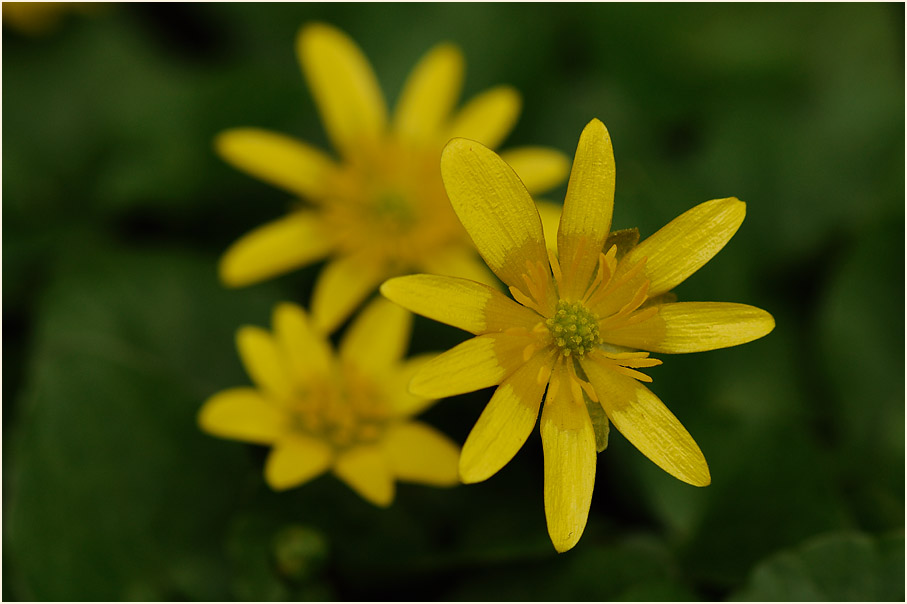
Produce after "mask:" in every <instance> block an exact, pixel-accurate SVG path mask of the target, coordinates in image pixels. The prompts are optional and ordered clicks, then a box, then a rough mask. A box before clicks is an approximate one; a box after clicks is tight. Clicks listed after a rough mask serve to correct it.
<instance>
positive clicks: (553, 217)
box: [535, 199, 564, 254]
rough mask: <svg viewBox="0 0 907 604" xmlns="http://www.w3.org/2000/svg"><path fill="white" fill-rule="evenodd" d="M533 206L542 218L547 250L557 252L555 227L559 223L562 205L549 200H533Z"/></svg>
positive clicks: (556, 227)
mask: <svg viewBox="0 0 907 604" xmlns="http://www.w3.org/2000/svg"><path fill="white" fill-rule="evenodd" d="M535 207H537V208H538V210H539V216H540V217H541V219H542V231H544V233H545V245H546V246H547V247H548V249H549V250H551V251H552V252H554V253H555V254H557V229H558V227H559V226H560V224H561V211H562V210H563V209H564V207H563V206H560V205H557V204H555V203H551V202H550V201H541V200H538V199H537V200H536V201H535Z"/></svg>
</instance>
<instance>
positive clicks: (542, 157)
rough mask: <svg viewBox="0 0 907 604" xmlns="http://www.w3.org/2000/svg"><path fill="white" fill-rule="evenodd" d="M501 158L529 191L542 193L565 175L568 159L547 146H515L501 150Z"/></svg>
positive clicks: (560, 180) (567, 168)
mask: <svg viewBox="0 0 907 604" xmlns="http://www.w3.org/2000/svg"><path fill="white" fill-rule="evenodd" d="M501 159H503V160H504V161H505V162H506V163H507V165H508V166H510V167H511V168H513V171H514V172H516V173H517V176H519V177H520V180H521V181H523V185H524V186H525V187H526V190H528V191H529V192H530V193H533V194H535V193H544V192H545V191H548V190H549V189H552V188H554V187H556V186H558V185H559V184H561V183H562V182H564V179H565V178H566V177H567V173H568V172H569V171H570V160H568V159H567V157H566V156H565V155H564V154H563V153H561V152H560V151H558V150H556V149H550V148H548V147H517V148H514V149H508V150H506V151H501Z"/></svg>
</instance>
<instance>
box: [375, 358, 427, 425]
mask: <svg viewBox="0 0 907 604" xmlns="http://www.w3.org/2000/svg"><path fill="white" fill-rule="evenodd" d="M437 356H438V355H437V353H426V354H420V355H417V356H414V357H410V358H408V359H406V360H405V361H403V363H401V364H400V365H399V366H398V367H397V368H396V370H394V371H392V372H391V373H390V374H389V375H388V378H387V382H388V388H387V392H388V396H389V397H390V399H389V401H388V402H389V403H390V405H391V409H392V411H391V412H392V414H393V415H394V417H412V416H414V415H418V414H419V413H421V412H422V411H424V410H425V409H427V408H428V407H430V406H431V405H433V404H434V403H435V402H436V400H437V399H434V398H427V397H424V396H416V395H415V394H412V393H411V392H410V391H409V384H410V382H412V380H413V377H415V375H416V374H417V373H418V372H419V371H421V370H422V368H423V367H424V366H425V365H426V364H428V363H429V362H431V361H432V360H434V359H435V357H437Z"/></svg>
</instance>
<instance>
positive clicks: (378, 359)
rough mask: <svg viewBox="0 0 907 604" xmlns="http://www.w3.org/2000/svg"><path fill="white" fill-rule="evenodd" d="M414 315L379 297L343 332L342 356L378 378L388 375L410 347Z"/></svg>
mask: <svg viewBox="0 0 907 604" xmlns="http://www.w3.org/2000/svg"><path fill="white" fill-rule="evenodd" d="M412 325H413V316H412V315H411V314H410V313H408V312H406V311H405V310H403V309H402V308H400V307H399V306H397V305H396V304H392V303H391V302H388V301H387V300H385V299H383V298H376V299H375V301H374V302H372V303H370V304H369V305H368V306H367V307H365V309H364V310H363V311H362V312H361V313H359V315H358V316H357V317H356V318H355V319H354V320H353V323H352V324H351V325H350V326H349V328H348V329H347V330H346V333H344V334H343V340H342V341H341V343H340V358H341V359H342V360H344V361H347V362H350V363H352V364H353V365H355V366H356V367H357V368H358V369H361V370H363V371H366V372H368V373H370V374H371V375H374V376H376V377H379V378H385V377H387V374H388V372H389V371H390V368H391V367H392V366H393V365H395V364H397V363H398V362H399V361H400V359H401V358H402V357H403V354H404V353H405V352H406V348H407V347H408V346H409V336H410V332H411V331H412Z"/></svg>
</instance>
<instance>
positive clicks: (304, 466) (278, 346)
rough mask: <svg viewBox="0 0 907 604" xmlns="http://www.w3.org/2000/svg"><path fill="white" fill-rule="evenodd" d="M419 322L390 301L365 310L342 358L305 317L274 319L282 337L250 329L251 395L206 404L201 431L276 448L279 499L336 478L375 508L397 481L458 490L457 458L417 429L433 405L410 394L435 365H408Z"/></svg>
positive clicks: (442, 441) (246, 359)
mask: <svg viewBox="0 0 907 604" xmlns="http://www.w3.org/2000/svg"><path fill="white" fill-rule="evenodd" d="M411 323H412V315H410V314H409V313H408V312H406V311H405V310H403V309H401V308H399V307H396V306H394V305H393V304H391V303H390V302H387V301H386V300H380V299H379V300H377V301H375V302H373V303H372V304H371V305H369V306H368V307H366V308H365V309H364V310H363V311H362V313H361V314H360V315H359V316H358V317H357V318H356V320H355V321H354V322H353V323H352V324H351V325H350V327H349V328H348V331H347V333H345V334H344V338H343V340H342V341H341V344H340V350H339V354H338V355H335V354H334V353H333V351H332V350H331V346H330V344H329V343H328V342H327V341H326V340H325V339H324V337H323V336H322V335H319V334H318V332H317V331H316V330H313V329H312V327H311V325H310V322H309V319H308V317H307V316H306V314H305V312H304V311H303V310H302V308H300V307H298V306H296V305H295V304H289V303H283V304H280V305H278V306H277V307H276V308H275V309H274V316H273V324H274V332H273V333H269V332H268V331H266V330H264V329H261V328H258V327H243V328H242V329H240V330H239V332H238V333H237V347H238V348H239V354H240V356H241V357H242V361H243V364H244V365H245V367H246V371H248V373H249V376H250V377H251V378H252V381H253V382H254V383H255V387H252V388H231V389H229V390H224V391H222V392H219V393H217V394H215V395H214V396H212V397H211V398H210V399H208V400H207V401H206V402H205V404H204V406H203V407H202V409H201V411H200V412H199V417H198V421H199V425H200V426H201V428H202V429H203V430H205V431H206V432H208V433H210V434H213V435H215V436H220V437H222V438H229V439H234V440H240V441H245V442H249V443H256V444H262V445H268V446H271V447H272V449H271V452H270V454H269V455H268V459H267V462H266V464H265V479H266V480H267V482H268V484H269V485H270V486H271V487H272V488H274V489H275V490H283V489H289V488H292V487H295V486H298V485H301V484H303V483H305V482H306V481H308V480H310V479H312V478H314V477H316V476H318V475H320V474H322V473H323V472H325V471H327V470H328V469H331V470H333V472H334V474H335V475H337V477H338V478H340V479H341V480H343V481H344V482H346V483H347V484H348V485H349V486H350V487H352V488H353V490H355V491H356V492H357V493H359V494H360V495H361V496H362V497H364V498H365V499H367V500H368V501H370V502H372V503H374V504H375V505H379V506H386V505H390V503H391V501H392V500H393V498H394V481H395V480H403V481H408V482H419V483H424V484H430V485H436V486H451V485H454V484H456V483H457V457H458V455H459V448H458V447H457V446H456V445H455V444H454V443H453V442H452V441H451V440H450V439H448V438H447V437H446V436H444V435H443V434H441V433H440V432H438V431H437V430H435V429H434V428H432V427H430V426H428V425H427V424H424V423H421V422H418V421H414V420H413V419H412V417H413V415H415V414H417V413H419V412H420V411H422V410H423V409H425V408H426V407H428V406H429V405H431V404H432V403H433V402H434V401H433V400H431V399H427V398H424V397H419V396H413V395H411V394H409V393H408V392H407V384H408V382H409V380H410V379H411V378H412V376H413V374H414V372H415V371H416V370H418V368H419V367H421V366H422V365H424V363H425V362H426V361H427V360H428V357H426V356H424V355H423V356H421V357H414V358H412V359H409V360H406V361H402V360H401V358H402V356H403V353H404V350H405V348H406V346H407V344H408V342H409V334H410V329H411Z"/></svg>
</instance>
